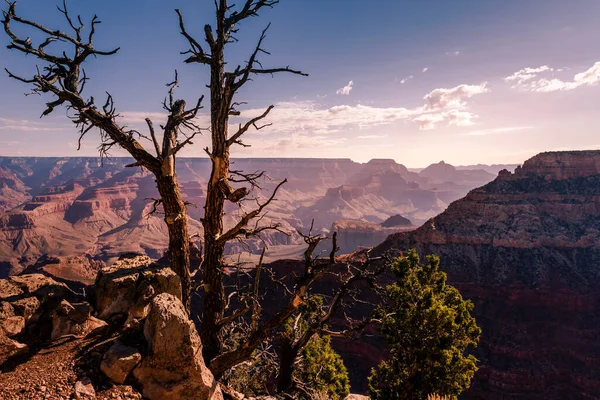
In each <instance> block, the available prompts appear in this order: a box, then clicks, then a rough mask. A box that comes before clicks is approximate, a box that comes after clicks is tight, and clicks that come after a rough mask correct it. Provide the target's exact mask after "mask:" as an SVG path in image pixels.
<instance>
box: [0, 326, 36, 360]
mask: <svg viewBox="0 0 600 400" xmlns="http://www.w3.org/2000/svg"><path fill="white" fill-rule="evenodd" d="M28 351H29V347H28V346H27V345H26V344H23V343H19V342H17V341H16V340H13V339H11V338H9V337H7V336H6V335H5V334H3V333H2V332H0V365H2V364H3V363H4V362H5V361H6V360H7V359H9V358H10V357H13V356H16V355H19V354H24V353H27V352H28Z"/></svg>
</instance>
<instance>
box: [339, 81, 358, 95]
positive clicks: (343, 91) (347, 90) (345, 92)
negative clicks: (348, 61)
mask: <svg viewBox="0 0 600 400" xmlns="http://www.w3.org/2000/svg"><path fill="white" fill-rule="evenodd" d="M353 86H354V81H350V82H348V84H347V85H346V86H344V87H343V88H340V89H338V90H337V91H336V92H335V93H336V94H341V95H344V96H348V95H349V94H350V92H351V91H352V87H353Z"/></svg>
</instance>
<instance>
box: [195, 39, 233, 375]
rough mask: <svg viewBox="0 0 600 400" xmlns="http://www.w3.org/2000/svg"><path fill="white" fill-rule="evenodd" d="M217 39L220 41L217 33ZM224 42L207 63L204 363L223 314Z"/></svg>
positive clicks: (215, 351)
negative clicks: (208, 172)
mask: <svg viewBox="0 0 600 400" xmlns="http://www.w3.org/2000/svg"><path fill="white" fill-rule="evenodd" d="M219 40H220V41H222V40H223V39H222V37H221V35H219ZM223 46H224V43H220V44H219V45H218V46H217V47H218V48H220V49H221V50H220V51H219V50H217V51H215V52H214V53H213V65H212V66H211V84H210V87H211V135H212V138H211V139H212V152H211V153H210V157H211V160H212V172H211V176H210V181H209V182H208V187H207V192H206V205H205V207H204V219H203V221H202V223H203V226H204V262H203V264H202V267H203V270H202V280H203V282H204V292H205V297H204V310H203V312H202V323H201V325H200V338H201V339H202V351H203V355H204V361H205V362H206V363H207V365H208V364H209V363H210V361H211V360H212V359H213V358H215V357H216V356H217V355H219V353H220V352H221V329H220V325H219V322H220V321H221V319H222V318H223V315H224V313H225V289H224V287H223V255H224V253H225V242H224V241H220V240H219V238H220V236H221V235H222V234H223V207H224V203H225V192H224V190H223V188H224V187H229V183H228V179H229V147H228V145H227V135H228V120H229V98H228V94H227V93H226V92H227V91H226V89H225V82H224V68H225V62H224V54H223Z"/></svg>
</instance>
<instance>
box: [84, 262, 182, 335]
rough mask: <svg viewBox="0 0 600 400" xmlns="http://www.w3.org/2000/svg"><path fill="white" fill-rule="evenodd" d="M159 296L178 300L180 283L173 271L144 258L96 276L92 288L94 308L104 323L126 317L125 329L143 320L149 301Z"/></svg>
mask: <svg viewBox="0 0 600 400" xmlns="http://www.w3.org/2000/svg"><path fill="white" fill-rule="evenodd" d="M161 293H168V294H170V295H172V296H174V297H176V298H178V299H181V281H180V280H179V277H178V276H177V275H176V274H175V273H174V272H173V270H171V269H169V268H165V267H163V266H160V265H158V264H155V263H153V261H152V259H150V258H149V257H146V256H138V257H134V258H127V259H123V260H119V261H117V262H116V263H115V264H113V265H111V266H110V267H106V268H103V269H102V270H101V271H100V273H99V274H98V278H97V279H96V283H95V284H94V298H95V308H96V310H97V312H98V317H99V318H101V319H104V320H108V319H110V318H111V317H113V316H115V315H125V316H126V317H127V321H128V322H126V325H127V324H129V323H132V322H133V321H140V320H142V319H144V318H145V317H146V315H148V311H149V308H150V303H151V301H152V299H153V298H154V296H156V295H158V294H161Z"/></svg>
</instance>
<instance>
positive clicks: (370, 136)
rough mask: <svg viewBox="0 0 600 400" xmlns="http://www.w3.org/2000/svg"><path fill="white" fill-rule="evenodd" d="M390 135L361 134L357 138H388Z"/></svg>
mask: <svg viewBox="0 0 600 400" xmlns="http://www.w3.org/2000/svg"><path fill="white" fill-rule="evenodd" d="M386 137H388V135H361V136H357V137H356V138H357V139H381V138H386Z"/></svg>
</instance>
